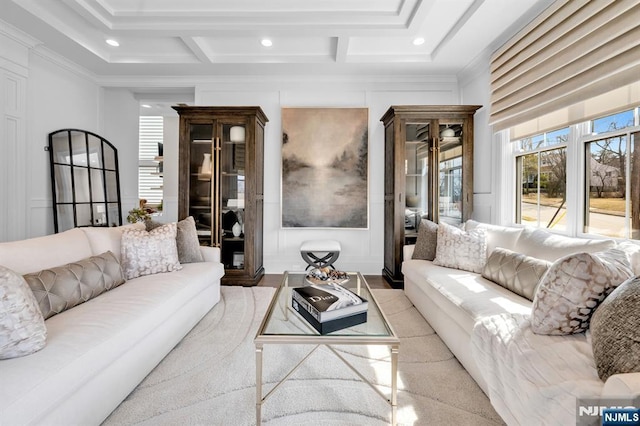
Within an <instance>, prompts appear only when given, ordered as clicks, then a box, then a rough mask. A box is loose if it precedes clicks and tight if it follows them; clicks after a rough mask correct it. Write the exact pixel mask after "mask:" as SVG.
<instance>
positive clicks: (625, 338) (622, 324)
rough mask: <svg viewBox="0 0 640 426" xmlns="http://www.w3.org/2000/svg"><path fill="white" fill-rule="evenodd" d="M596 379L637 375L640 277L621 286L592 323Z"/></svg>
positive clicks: (595, 314) (638, 362)
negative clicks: (625, 374) (620, 375)
mask: <svg viewBox="0 0 640 426" xmlns="http://www.w3.org/2000/svg"><path fill="white" fill-rule="evenodd" d="M590 330H591V346H592V347H593V356H594V358H595V361H596V367H597V368H598V376H600V378H601V379H602V380H607V379H608V378H609V376H611V375H613V374H618V373H636V372H640V276H637V277H634V278H631V279H629V280H627V281H625V282H624V283H622V284H620V286H619V287H618V288H616V289H615V290H614V291H613V292H612V293H611V294H610V295H609V296H607V298H606V299H604V301H603V302H602V303H601V304H600V306H599V307H598V309H596V312H595V313H594V314H593V318H592V319H591V326H590Z"/></svg>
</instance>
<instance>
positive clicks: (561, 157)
mask: <svg viewBox="0 0 640 426" xmlns="http://www.w3.org/2000/svg"><path fill="white" fill-rule="evenodd" d="M568 137H569V128H568V127H566V128H563V129H559V130H555V131H553V132H548V133H542V134H539V135H534V136H531V137H529V138H525V139H522V140H520V141H518V144H517V145H518V148H517V149H518V151H519V153H518V154H516V170H517V179H518V184H517V187H518V191H517V194H516V222H517V223H521V224H526V225H531V226H537V227H544V228H554V229H557V230H560V231H566V214H567V206H566V200H567V198H566V186H567V149H566V144H567V140H568Z"/></svg>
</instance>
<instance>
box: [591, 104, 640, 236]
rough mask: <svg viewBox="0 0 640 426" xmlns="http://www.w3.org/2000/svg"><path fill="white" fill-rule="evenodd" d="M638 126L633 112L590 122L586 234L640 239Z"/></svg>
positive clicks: (639, 139)
mask: <svg viewBox="0 0 640 426" xmlns="http://www.w3.org/2000/svg"><path fill="white" fill-rule="evenodd" d="M638 124H639V123H638V118H637V116H636V114H635V111H634V110H629V111H624V112H620V113H618V114H614V115H610V116H607V117H602V118H598V119H596V120H593V121H592V122H591V125H592V129H593V131H592V135H589V136H588V137H586V138H585V160H584V161H585V174H584V179H585V184H584V186H585V203H584V204H585V206H586V208H585V211H584V227H583V231H584V232H585V233H588V234H598V235H604V236H608V237H618V238H632V239H640V189H638V187H639V186H640V158H639V157H640V130H638V128H637V127H634V126H637V125H638ZM594 136H595V137H594Z"/></svg>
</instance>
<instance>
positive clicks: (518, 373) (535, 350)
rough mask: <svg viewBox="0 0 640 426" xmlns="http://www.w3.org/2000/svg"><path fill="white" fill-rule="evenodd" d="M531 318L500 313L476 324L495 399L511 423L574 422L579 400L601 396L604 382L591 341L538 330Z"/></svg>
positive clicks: (475, 342) (478, 352) (477, 347)
mask: <svg viewBox="0 0 640 426" xmlns="http://www.w3.org/2000/svg"><path fill="white" fill-rule="evenodd" d="M529 318H530V317H529V315H522V314H500V315H495V316H491V317H486V318H484V319H482V320H480V321H478V322H477V323H476V324H475V326H474V329H473V335H472V348H473V354H474V357H475V358H476V360H477V363H478V365H479V366H480V370H481V371H482V373H483V375H484V378H485V380H486V381H487V384H488V386H489V397H490V399H491V402H492V403H493V405H494V407H495V408H496V411H498V414H500V415H501V416H502V418H503V419H505V420H506V421H507V423H508V424H522V425H533V424H535V425H569V424H575V422H576V398H579V397H597V396H600V394H601V393H602V388H603V386H604V383H603V382H602V381H601V380H600V379H599V378H598V374H597V371H596V367H595V363H594V359H593V352H592V349H591V340H590V338H589V336H588V335H585V333H581V334H575V335H571V336H543V335H538V334H534V333H533V331H531V323H530V321H529Z"/></svg>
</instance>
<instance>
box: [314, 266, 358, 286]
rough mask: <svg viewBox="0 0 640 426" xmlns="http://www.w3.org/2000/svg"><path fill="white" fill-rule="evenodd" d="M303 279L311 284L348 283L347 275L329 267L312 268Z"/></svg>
mask: <svg viewBox="0 0 640 426" xmlns="http://www.w3.org/2000/svg"><path fill="white" fill-rule="evenodd" d="M305 279H306V280H307V282H309V283H311V284H344V283H346V282H347V281H349V274H347V273H346V272H343V271H336V270H335V269H332V268H329V267H324V268H313V269H311V270H310V271H309V272H307V276H306V277H305Z"/></svg>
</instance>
